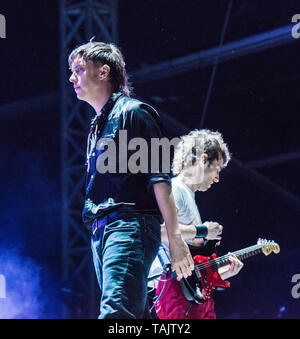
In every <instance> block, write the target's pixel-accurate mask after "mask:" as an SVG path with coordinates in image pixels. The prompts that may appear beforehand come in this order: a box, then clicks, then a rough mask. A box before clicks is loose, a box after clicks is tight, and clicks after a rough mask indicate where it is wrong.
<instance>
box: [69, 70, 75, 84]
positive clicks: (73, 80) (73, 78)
mask: <svg viewBox="0 0 300 339" xmlns="http://www.w3.org/2000/svg"><path fill="white" fill-rule="evenodd" d="M69 81H70V82H72V83H75V82H76V81H77V78H76V76H75V74H74V72H73V73H72V75H71V76H70V78H69Z"/></svg>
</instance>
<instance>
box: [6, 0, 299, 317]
mask: <svg viewBox="0 0 300 339" xmlns="http://www.w3.org/2000/svg"><path fill="white" fill-rule="evenodd" d="M227 4H228V1H225V0H222V1H221V0H213V1H206V2H201V1H191V0H186V1H180V0H177V1H175V0H165V1H160V0H143V1H139V0H122V1H119V45H120V47H121V49H122V52H123V54H124V55H125V58H126V63H127V67H128V71H129V73H131V74H132V73H134V72H135V71H136V70H138V69H140V68H141V67H143V65H152V64H156V63H158V62H161V61H168V60H171V59H173V58H177V57H181V56H185V55H188V54H190V53H193V52H198V51H201V50H205V49H207V48H211V47H214V46H216V45H218V42H219V39H220V34H221V30H222V26H223V23H224V18H225V13H226V9H227ZM0 13H1V14H4V15H5V17H6V20H7V38H6V39H1V40H0V51H1V53H0V62H1V71H0V79H1V81H0V112H1V116H0V119H1V120H0V121H1V123H0V125H1V127H2V129H1V135H0V145H1V154H2V166H1V172H2V173H1V174H2V175H1V193H2V194H1V206H2V209H3V211H2V212H1V217H0V232H1V233H0V249H1V248H2V249H10V250H11V249H15V250H17V252H18V253H20V254H21V255H23V256H25V257H29V258H32V260H33V261H34V262H35V263H36V265H37V266H39V267H42V272H44V273H43V274H44V275H43V277H47V279H48V278H49V276H50V277H51V279H50V281H52V280H53V283H52V284H51V283H50V282H49V283H45V279H42V288H43V289H48V290H49V289H50V290H51V288H53V286H55V284H57V281H58V280H57V279H58V276H59V266H60V214H59V213H60V111H59V105H58V102H57V101H55V100H52V99H51V98H52V97H50V99H49V97H47V95H48V94H49V93H50V94H51V93H56V92H58V91H59V80H60V78H59V75H60V72H59V20H58V1H53V0H51V1H50V0H40V1H21V0H19V1H10V2H9V3H7V2H6V3H5V4H1V5H0ZM296 13H300V6H299V1H296V0H295V1H293V0H286V1H285V0H276V1H272V2H271V1H259V0H251V1H244V2H241V1H234V5H233V9H232V13H231V16H230V19H229V24H228V28H227V32H226V35H225V41H224V42H225V43H227V42H231V41H235V40H238V39H242V38H245V37H249V36H252V35H255V34H259V33H262V32H265V31H268V30H272V29H276V28H279V27H283V26H287V25H289V24H290V23H291V18H292V16H293V15H294V14H296ZM74 47H75V46H74ZM299 51H300V39H299V40H295V42H293V43H291V44H287V45H283V46H279V47H275V48H272V49H267V50H265V51H263V52H259V53H257V54H252V55H248V56H244V57H241V58H239V59H234V60H231V61H228V62H225V63H221V64H219V66H218V69H217V73H216V78H215V82H214V86H213V89H212V93H211V98H210V102H209V106H208V111H207V118H206V120H205V124H204V127H205V128H211V129H214V130H219V131H220V132H222V133H223V135H224V139H225V140H226V141H227V143H228V144H229V147H230V150H231V152H232V154H233V157H234V158H235V159H238V160H240V161H242V162H243V163H247V162H251V161H255V160H263V159H265V158H269V157H271V156H276V155H279V154H286V153H289V152H299V151H300V138H299V135H300V133H299V132H300V128H299V126H300V124H299V123H300V118H299V107H300V99H299V90H300V86H299V80H300V71H299V70H300V58H299ZM211 72H212V67H211V66H210V67H206V68H203V69H200V70H196V71H193V72H187V73H184V74H180V75H175V76H172V77H169V78H166V79H163V80H157V81H153V82H149V83H148V82H146V83H142V84H133V86H134V89H135V95H137V96H139V97H142V98H144V99H145V100H146V101H148V102H150V103H151V104H153V105H154V106H155V107H156V108H157V109H158V111H160V110H162V111H164V112H167V113H168V114H170V115H171V116H173V117H174V118H176V119H177V120H178V121H180V122H182V123H184V124H185V125H186V126H187V127H188V128H190V129H194V128H198V127H199V124H200V119H201V112H202V109H203V104H204V101H205V97H206V94H207V88H208V83H209V79H210V76H211ZM39 96H45V97H43V98H44V99H45V104H44V105H40V106H39V109H38V110H37V109H35V107H34V104H33V106H30V105H29V102H28V101H26V100H27V99H30V98H33V97H39ZM54 97H55V96H54ZM157 97H159V98H160V101H157V99H155V98H157ZM47 98H48V99H47ZM55 98H57V99H58V97H55ZM57 99H56V100H57ZM23 100H25V101H24V104H22V101H23ZM15 102H21V104H20V105H18V106H9V105H10V104H12V103H15ZM11 107H16V108H15V109H14V108H13V109H11ZM299 172H300V160H299V157H298V160H292V161H289V162H284V163H281V164H277V165H272V166H266V167H264V168H261V169H259V170H258V173H259V174H260V175H262V176H264V177H263V178H267V182H269V180H270V181H271V182H273V183H275V184H276V185H278V187H280V188H281V189H283V190H285V191H287V192H290V193H292V194H293V195H294V196H295V197H296V198H297V199H300V183H299ZM247 173H248V172H247V171H243V170H242V169H238V168H237V166H234V165H233V164H232V165H230V166H229V167H228V169H226V171H224V175H223V176H222V179H224V180H221V182H220V183H219V184H218V185H217V186H216V187H213V188H212V189H211V190H210V191H209V192H207V193H206V194H205V196H204V195H203V196H202V195H201V194H200V195H199V196H198V202H199V204H200V209H201V213H202V216H203V218H204V219H207V220H219V221H220V222H221V223H222V224H223V225H224V229H225V230H224V238H223V250H222V253H223V252H225V253H226V252H227V251H229V250H231V251H232V250H235V249H239V248H242V247H243V246H249V245H252V244H253V243H254V242H255V241H256V239H257V238H258V237H265V238H271V239H274V240H276V241H278V242H279V244H280V245H281V247H282V253H281V254H280V256H274V255H273V256H270V257H268V258H261V260H258V259H257V260H256V259H251V260H252V261H250V260H249V265H247V266H246V267H245V268H244V271H243V272H241V275H240V278H236V279H234V280H232V286H233V288H232V289H231V291H230V296H229V293H227V292H226V293H223V294H221V293H220V294H218V297H217V298H218V303H217V311H218V312H219V314H220V316H224V317H225V316H228V317H230V316H232V317H234V316H238V314H240V316H241V317H249V318H251V317H263V315H265V316H266V317H271V318H275V317H277V316H278V312H279V309H280V308H281V307H283V306H285V307H286V308H285V310H284V311H282V312H281V313H280V314H281V317H294V316H295V315H296V314H298V315H299V314H300V311H299V308H300V307H299V301H297V300H294V299H292V298H291V295H290V289H291V287H292V285H291V283H290V281H291V277H292V275H293V274H296V273H300V265H299V259H300V258H299V247H300V246H299V243H300V232H299V225H300V207H299V203H298V204H297V203H291V202H290V199H287V198H283V196H282V195H279V194H277V193H276V192H278V190H276V189H275V191H274V186H272V185H269V184H267V183H266V181H264V180H263V179H262V180H257V179H255V177H254V176H253V175H251V174H249V173H248V174H247ZM260 178H262V177H260ZM270 187H271V188H270ZM254 272H255V273H254ZM0 274H1V266H0ZM245 280H247V281H248V285H249V288H248V289H246V291H245V288H244V286H245V284H243V282H244V281H245ZM257 282H259V283H257ZM257 285H259V287H258V286H257ZM270 286H272V288H271V287H270ZM279 291H280V293H279ZM275 292H276V295H278V294H280V296H277V297H274V293H275ZM264 297H267V298H268V299H271V300H272V302H270V304H269V305H268V307H266V305H265V304H264V303H263V300H264ZM230 298H231V299H230ZM229 299H230V301H231V303H230V305H231V306H230V307H229V306H227V305H228V300H229ZM240 300H243V301H244V302H243V305H241V302H240ZM245 300H246V302H245ZM244 304H246V305H244ZM54 308H55V307H54ZM282 310H283V309H282ZM53 312H54V313H55V310H53Z"/></svg>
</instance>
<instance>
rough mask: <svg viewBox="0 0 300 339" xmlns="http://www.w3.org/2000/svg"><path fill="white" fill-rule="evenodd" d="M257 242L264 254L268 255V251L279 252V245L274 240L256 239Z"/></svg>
mask: <svg viewBox="0 0 300 339" xmlns="http://www.w3.org/2000/svg"><path fill="white" fill-rule="evenodd" d="M257 243H258V244H259V245H261V247H262V252H263V254H264V255H269V254H270V253H272V252H274V253H276V254H277V253H279V252H280V247H279V245H278V244H276V242H274V241H273V240H272V241H271V240H266V239H260V238H259V239H258V240H257Z"/></svg>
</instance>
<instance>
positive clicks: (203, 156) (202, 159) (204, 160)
mask: <svg viewBox="0 0 300 339" xmlns="http://www.w3.org/2000/svg"><path fill="white" fill-rule="evenodd" d="M207 159H208V155H207V154H206V153H203V154H201V161H202V162H203V164H204V165H205V164H206V163H207Z"/></svg>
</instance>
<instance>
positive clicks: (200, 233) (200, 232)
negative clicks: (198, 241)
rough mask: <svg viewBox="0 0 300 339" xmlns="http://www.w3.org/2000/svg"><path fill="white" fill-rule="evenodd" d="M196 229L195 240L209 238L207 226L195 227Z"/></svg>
mask: <svg viewBox="0 0 300 339" xmlns="http://www.w3.org/2000/svg"><path fill="white" fill-rule="evenodd" d="M195 227H196V231H197V233H196V236H195V238H206V237H207V233H208V230H207V227H206V226H205V225H195Z"/></svg>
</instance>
